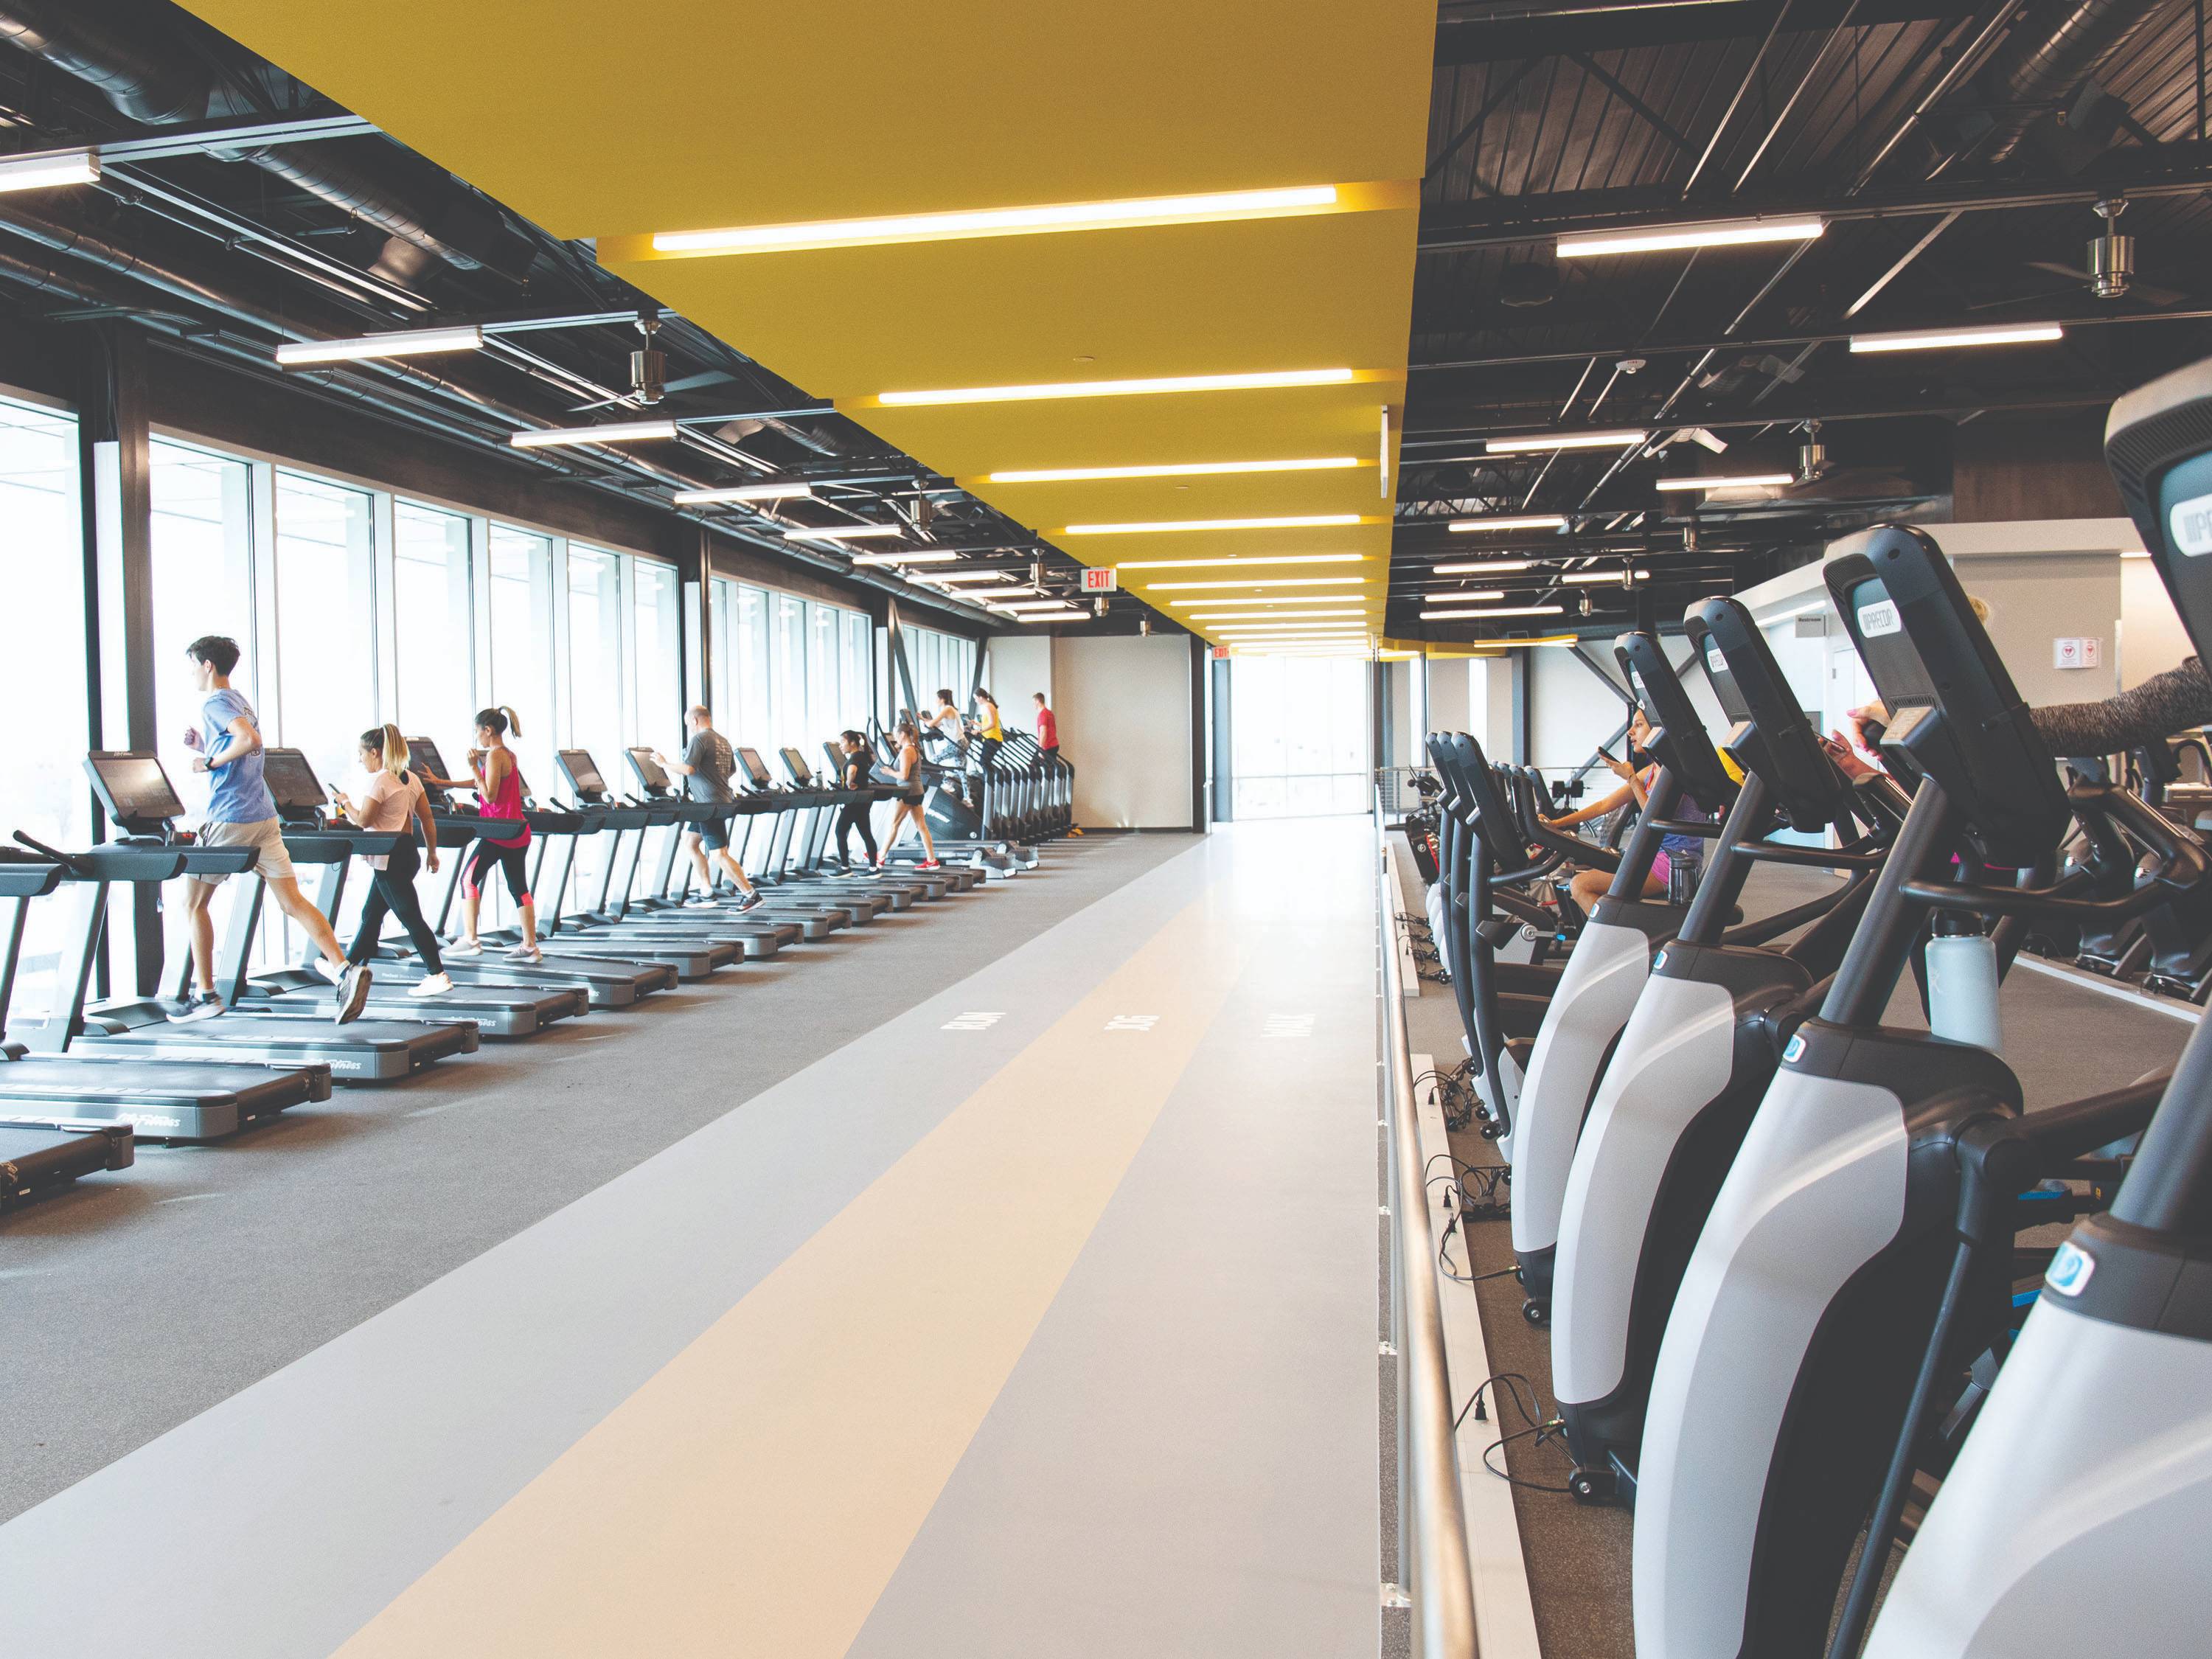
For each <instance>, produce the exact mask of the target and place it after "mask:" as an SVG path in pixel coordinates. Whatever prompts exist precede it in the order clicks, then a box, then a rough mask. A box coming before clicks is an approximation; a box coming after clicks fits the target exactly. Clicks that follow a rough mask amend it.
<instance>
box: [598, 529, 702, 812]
mask: <svg viewBox="0 0 2212 1659" xmlns="http://www.w3.org/2000/svg"><path fill="white" fill-rule="evenodd" d="M630 568H631V574H632V586H633V589H634V599H633V609H632V613H631V614H632V618H633V621H634V623H635V631H634V632H633V634H632V636H631V642H632V647H633V648H632V650H631V653H630V660H631V661H632V662H633V663H635V665H637V712H636V717H635V720H634V721H633V723H632V725H631V728H630V738H631V740H632V741H633V742H636V743H648V744H653V746H654V747H655V748H657V749H665V750H676V749H677V748H678V739H679V737H680V735H681V733H682V732H683V730H684V650H683V641H682V635H681V631H680V626H679V624H680V620H681V615H682V613H681V611H680V608H679V606H678V599H677V591H676V588H677V583H676V572H675V570H674V568H672V567H671V566H668V565H665V564H655V563H653V562H652V561H651V560H649V559H639V560H636V561H635V562H633V564H632V565H631V567H630ZM599 763H600V764H601V765H602V766H606V767H616V768H620V767H621V766H623V764H624V763H623V761H622V760H621V759H620V757H617V756H614V755H602V756H600V757H599ZM607 776H608V779H609V781H612V780H613V778H614V777H615V776H616V773H614V772H609V773H608V774H607Z"/></svg>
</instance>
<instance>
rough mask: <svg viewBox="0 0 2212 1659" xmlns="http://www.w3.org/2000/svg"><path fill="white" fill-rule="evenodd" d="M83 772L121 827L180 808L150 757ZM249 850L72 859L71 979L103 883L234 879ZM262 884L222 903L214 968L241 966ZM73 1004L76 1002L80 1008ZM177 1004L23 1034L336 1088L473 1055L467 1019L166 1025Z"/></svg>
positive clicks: (122, 754) (81, 966) (137, 846)
mask: <svg viewBox="0 0 2212 1659" xmlns="http://www.w3.org/2000/svg"><path fill="white" fill-rule="evenodd" d="M85 770H86V772H87V773H88V774H89V775H90V776H91V777H92V779H93V784H94V789H95V790H97V791H98V792H99V793H100V797H101V800H102V804H103V805H109V811H110V816H111V817H115V818H116V820H117V822H118V823H119V824H123V825H125V827H126V828H127V827H129V825H131V824H146V823H170V822H172V821H173V820H174V819H176V818H179V817H182V816H183V815H184V804H183V803H182V802H181V801H179V799H177V794H176V791H175V790H174V789H173V788H172V787H170V785H169V779H168V775H167V773H166V772H165V771H163V769H162V768H161V761H160V760H159V758H157V757H155V755H153V754H152V753H151V752H149V751H145V750H94V752H93V753H92V754H90V755H89V756H88V757H86V760H85ZM241 851H244V852H251V851H252V849H251V848H228V847H201V846H198V845H197V844H195V843H187V842H170V843H166V844H165V843H163V842H159V841H155V839H154V838H153V837H152V836H148V835H139V834H136V833H134V834H133V835H132V836H131V838H129V839H128V840H126V841H124V842H118V843H117V844H116V845H115V846H113V847H109V848H95V849H94V852H92V853H90V854H79V855H76V856H77V857H78V858H79V859H80V860H82V861H84V862H86V863H87V866H88V868H89V869H90V870H91V871H92V872H93V874H92V875H91V876H89V877H88V878H83V879H88V880H89V881H90V883H91V884H92V890H93V897H92V902H89V903H88V905H87V906H86V917H85V926H84V927H83V929H82V932H81V933H80V935H79V937H78V938H77V939H76V940H75V941H74V942H73V944H72V946H71V953H72V954H71V957H70V967H71V971H72V973H73V974H74V975H76V976H77V979H78V982H79V983H80V984H82V983H83V982H85V981H86V980H87V979H88V977H89V975H90V974H91V971H92V959H93V956H94V952H95V951H97V950H98V948H99V942H100V923H101V921H102V919H103V917H104V916H105V914H106V898H107V888H108V885H109V884H110V883H111V882H113V881H118V880H128V881H166V880H167V879H168V878H170V877H172V876H175V875H179V874H181V875H187V876H190V875H195V874H201V873H207V874H217V873H220V874H226V875H238V874H244V873H246V872H248V871H250V870H251V869H252V866H253V860H252V858H251V857H248V858H246V859H244V860H240V857H239V854H240V852H241ZM262 893H263V889H262V884H261V883H260V882H258V881H255V882H253V883H252V884H250V886H249V887H248V888H247V890H246V891H245V892H244V893H241V894H237V895H234V896H233V899H232V902H231V927H230V939H229V941H228V945H226V947H225V952H224V959H225V960H227V961H228V962H229V963H232V964H233V965H235V964H236V963H241V962H244V961H246V960H248V959H250V956H251V953H252V948H253V928H254V923H255V921H257V920H258V917H259V915H260V913H261V900H262ZM79 1006H82V1000H81V999H80V1004H79ZM175 1012H178V1010H177V1007H176V1005H174V1004H173V1003H171V1002H168V1001H167V1000H163V999H161V998H159V997H154V996H140V997H125V998H121V999H118V1000H114V1001H112V1002H107V1003H102V1004H100V1005H99V1006H94V1007H93V1008H90V1009H87V1010H85V1011H84V1012H83V1013H82V1026H83V1029H82V1030H81V1031H78V1032H75V1033H72V1032H71V1031H70V1029H69V1028H70V1024H72V1022H71V1021H70V1020H54V1019H49V1020H47V1022H46V1024H45V1025H44V1026H43V1027H40V1028H37V1029H35V1030H33V1033H32V1035H31V1037H30V1039H29V1046H30V1047H31V1048H32V1049H33V1051H36V1052H42V1053H50V1054H59V1053H61V1052H62V1051H63V1050H64V1049H65V1048H69V1047H70V1042H71V1041H72V1038H74V1040H75V1041H76V1042H79V1043H82V1044H83V1045H84V1046H85V1048H87V1049H88V1050H91V1051H94V1052H95V1053H113V1054H137V1055H140V1056H143V1057H145V1058H149V1059H171V1060H242V1061H246V1062H248V1063H254V1064H262V1065H274V1066H299V1065H302V1064H307V1063H319V1064H322V1065H325V1066H328V1067H329V1068H330V1071H331V1076H332V1077H333V1078H334V1079H336V1080H337V1081H338V1082H340V1083H356V1084H372V1083H396V1082H398V1081H399V1080H401V1079H404V1078H409V1077H412V1076H413V1075H414V1074H415V1073H417V1072H419V1071H421V1070H422V1069H423V1068H424V1067H425V1066H431V1065H435V1063H436V1062H437V1061H439V1060H444V1059H447V1057H449V1056H451V1055H453V1054H473V1053H475V1052H476V1048H477V1028H476V1026H475V1025H474V1024H471V1023H470V1022H468V1021H466V1020H455V1021H453V1022H451V1023H447V1024H418V1023H416V1022H412V1021H407V1022H401V1021H397V1020H385V1019H357V1020H356V1021H354V1022H353V1023H352V1024H349V1025H334V1024H330V1023H328V1022H327V1021H319V1020H313V1019H291V1018H274V1017H270V1016H268V1015H257V1014H253V1013H249V1012H246V1011H245V1010H243V1009H239V1008H235V1007H234V1008H233V1009H231V1010H230V1011H229V1012H226V1013H224V1014H222V1015H220V1016H218V1017H217V1018H213V1019H203V1020H197V1021H193V1022H191V1023H190V1024H182V1025H179V1024H172V1023H171V1018H170V1017H171V1016H172V1015H173V1013H175Z"/></svg>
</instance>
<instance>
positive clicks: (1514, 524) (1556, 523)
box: [1450, 513, 1567, 534]
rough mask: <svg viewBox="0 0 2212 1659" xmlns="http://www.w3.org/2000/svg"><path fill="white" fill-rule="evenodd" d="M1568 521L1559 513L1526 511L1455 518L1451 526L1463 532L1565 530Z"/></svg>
mask: <svg viewBox="0 0 2212 1659" xmlns="http://www.w3.org/2000/svg"><path fill="white" fill-rule="evenodd" d="M1566 525H1567V521H1566V520H1565V519H1564V518H1562V517H1561V516H1560V515H1559V513H1522V514H1520V515H1518V516H1517V517H1516V516H1513V515H1506V516H1503V517H1499V518H1495V519H1455V520H1453V521H1452V523H1451V526H1450V527H1451V528H1452V529H1453V530H1455V531H1458V532H1461V533H1462V534H1464V533H1466V532H1468V531H1470V530H1564V529H1565V528H1566Z"/></svg>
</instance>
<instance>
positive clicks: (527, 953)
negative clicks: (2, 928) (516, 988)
mask: <svg viewBox="0 0 2212 1659" xmlns="http://www.w3.org/2000/svg"><path fill="white" fill-rule="evenodd" d="M507 960H508V961H509V962H529V963H538V962H543V961H544V960H545V952H544V951H541V950H539V949H538V947H537V946H536V945H516V946H515V947H514V949H513V950H512V951H508V952H507Z"/></svg>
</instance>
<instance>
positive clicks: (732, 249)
mask: <svg viewBox="0 0 2212 1659" xmlns="http://www.w3.org/2000/svg"><path fill="white" fill-rule="evenodd" d="M1336 205H1337V187H1336V186H1335V185H1291V186H1289V187H1288V188H1284V189H1276V190H1226V191H1208V192H1206V193H1205V194H1202V195H1197V196H1139V197H1129V198H1127V199H1126V200H1123V201H1118V202H1054V203H1050V204H1046V205H1043V206H1040V207H1010V208H975V209H965V210H958V211H955V212H951V213H906V214H897V215H894V216H888V217H884V218H876V219H814V220H808V221H804V222H800V223H798V224H787V225H735V226H732V227H730V228H727V229H724V230H671V231H662V232H660V233H659V234H656V235H655V236H654V237H653V252H655V253H786V252H793V251H794V250H797V249H801V248H823V247H871V246H880V245H882V244H884V243H887V242H952V241H963V240H968V239H969V238H971V237H977V236H1036V235H1042V234H1047V233H1049V232H1053V231H1067V230H1118V229H1125V228H1131V227H1134V226H1138V225H1188V224H1205V223H1210V222H1218V221H1220V220H1225V219H1279V218H1285V217H1288V216H1292V215H1297V214H1306V213H1326V212H1328V210H1330V209H1332V208H1334V207H1335V206H1336Z"/></svg>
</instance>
